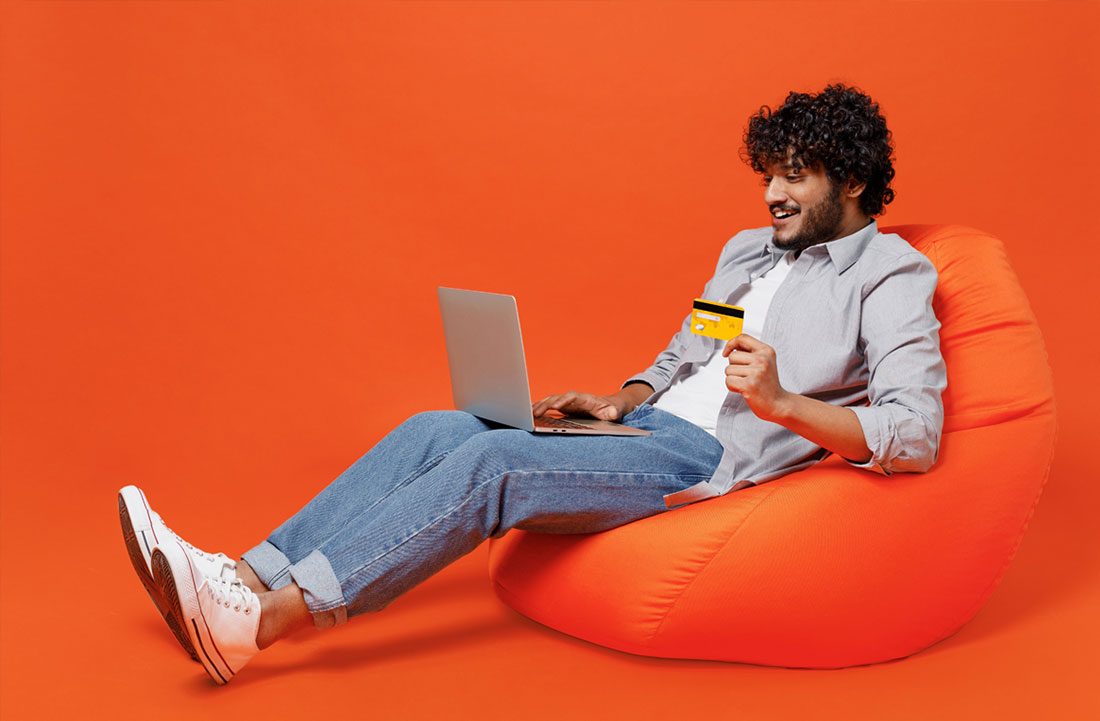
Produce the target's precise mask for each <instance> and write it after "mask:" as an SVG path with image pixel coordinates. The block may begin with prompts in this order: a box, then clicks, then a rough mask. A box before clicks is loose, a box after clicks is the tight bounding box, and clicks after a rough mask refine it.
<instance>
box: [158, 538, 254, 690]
mask: <svg viewBox="0 0 1100 721" xmlns="http://www.w3.org/2000/svg"><path fill="white" fill-rule="evenodd" d="M152 566H153V583H154V584H156V587H157V589H158V590H159V592H160V595H161V596H162V597H163V598H164V600H165V602H166V604H167V606H168V616H167V617H166V620H167V619H168V618H171V619H172V621H174V622H175V628H181V629H183V630H184V631H185V632H186V633H187V636H188V639H189V640H190V642H191V646H192V648H194V649H196V650H197V651H198V657H199V662H200V663H201V664H202V666H203V668H205V669H206V672H207V673H208V674H210V678H212V679H214V682H215V683H217V684H219V685H221V684H225V683H229V680H230V679H232V678H233V676H234V675H236V673H237V672H238V671H240V670H241V668H242V667H243V666H244V665H245V664H246V663H248V661H249V659H251V658H252V657H253V656H255V655H256V654H257V653H259V651H260V649H259V647H257V646H256V632H257V631H259V629H260V599H259V597H257V596H256V594H255V593H253V592H252V590H251V589H250V588H248V586H245V585H244V582H242V581H241V580H240V579H239V578H233V579H232V580H229V579H225V578H209V577H206V578H204V577H203V576H202V574H201V573H200V571H199V569H198V564H197V563H196V561H195V556H194V554H193V553H191V552H190V550H189V549H188V548H186V547H185V546H184V545H183V544H182V543H179V542H177V541H174V540H172V541H169V542H168V543H165V544H164V545H160V546H157V547H156V548H154V549H153V555H152ZM169 625H172V623H171V622H170V623H169Z"/></svg>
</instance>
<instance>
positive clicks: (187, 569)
mask: <svg viewBox="0 0 1100 721" xmlns="http://www.w3.org/2000/svg"><path fill="white" fill-rule="evenodd" d="M166 551H167V553H170V554H172V555H173V557H174V558H176V566H177V567H176V568H175V569H173V567H172V562H171V561H170V560H169V559H168V556H167V555H166ZM151 565H152V567H153V583H154V584H156V587H157V589H158V590H159V592H160V593H161V595H162V596H163V598H164V600H165V602H166V604H167V607H168V615H169V616H170V617H171V618H172V620H173V621H174V622H175V624H176V626H175V627H176V628H182V629H186V634H187V636H188V640H189V641H190V642H191V647H192V648H194V649H196V650H197V651H198V652H199V653H198V661H199V663H201V664H202V667H203V668H204V669H206V673H208V674H209V675H210V678H212V679H213V680H214V683H216V684H218V685H219V686H223V685H225V684H227V683H229V680H230V679H232V678H233V676H234V675H235V674H234V673H233V671H232V669H230V668H229V665H228V664H227V663H226V662H225V659H224V658H222V656H221V652H220V651H218V647H217V646H216V645H215V644H214V640H213V639H212V638H211V637H210V629H209V628H208V627H207V625H206V619H205V618H203V615H202V609H201V608H199V599H198V595H199V588H198V584H199V578H197V576H196V573H195V569H194V567H193V566H192V565H191V562H190V560H189V559H188V557H187V552H186V551H185V550H183V548H182V547H181V546H180V545H179V544H178V543H173V544H172V546H170V547H168V548H166V549H162V547H160V546H158V547H156V548H154V549H153V557H152V559H151ZM169 625H170V626H171V625H172V624H171V623H169Z"/></svg>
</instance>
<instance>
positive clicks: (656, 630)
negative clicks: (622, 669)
mask: <svg viewBox="0 0 1100 721" xmlns="http://www.w3.org/2000/svg"><path fill="white" fill-rule="evenodd" d="M778 490H779V487H778V486H777V487H776V488H772V489H769V492H768V494H767V495H766V496H764V497H763V498H761V499H760V500H759V501H757V503H756V506H755V507H754V508H753V509H752V510H751V511H749V512H748V513H747V514H746V515H745V517H744V518H743V519H742V520H741V523H739V524H737V527H736V528H734V529H733V530H732V531H731V532H730V535H729V536H728V537H727V538H726V540H724V541H722V545H720V546H719V547H718V548H716V549H715V550H714V552H713V553H711V554H710V557H709V558H708V559H707V560H706V561H704V562H703V565H702V566H701V567H700V568H699V570H698V571H696V572H695V574H694V575H693V576H692V577H691V578H690V579H689V580H688V581H687V583H685V584H684V585H683V587H681V589H680V592H679V593H678V594H676V597H675V598H673V599H672V600H671V601H670V602H669V604H668V607H667V608H666V609H665V612H664V614H662V615H661V619H660V620H659V621H658V622H657V626H656V627H655V628H654V629H653V632H652V633H650V634H649V638H647V639H646V642H647V643H652V642H653V641H655V640H656V639H657V637H658V636H659V635H660V634H661V629H662V628H663V627H664V625H665V621H667V620H668V617H669V616H670V615H672V612H673V611H674V610H676V605H677V604H678V603H679V602H680V599H682V598H683V597H684V594H686V593H687V591H688V589H689V588H691V586H692V584H694V583H695V581H696V579H698V578H699V576H701V575H702V574H703V573H704V572H705V571H706V570H707V567H708V566H710V564H711V562H712V561H714V559H715V557H717V556H718V554H720V553H721V552H722V551H723V550H725V548H726V546H728V545H729V544H730V543H731V542H732V541H733V539H734V538H735V537H736V536H737V534H738V533H739V532H740V531H741V529H742V528H744V527H745V524H747V523H748V522H749V519H750V518H752V516H753V515H754V514H755V513H756V512H757V511H758V510H760V507H761V506H763V505H764V504H765V503H766V502H767V501H768V499H770V498H771V497H772V496H773V495H775V492H776V491H778Z"/></svg>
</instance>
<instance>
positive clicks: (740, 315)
mask: <svg viewBox="0 0 1100 721" xmlns="http://www.w3.org/2000/svg"><path fill="white" fill-rule="evenodd" d="M744 321H745V309H744V308H738V307H737V306H735V305H726V304H725V303H715V302H713V301H709V300H703V299H702V298H696V299H695V302H694V303H693V304H692V308H691V332H692V333H694V334H695V335H705V336H707V337H708V338H718V339H719V340H731V339H733V338H736V337H737V336H739V335H741V326H742V325H743V323H744Z"/></svg>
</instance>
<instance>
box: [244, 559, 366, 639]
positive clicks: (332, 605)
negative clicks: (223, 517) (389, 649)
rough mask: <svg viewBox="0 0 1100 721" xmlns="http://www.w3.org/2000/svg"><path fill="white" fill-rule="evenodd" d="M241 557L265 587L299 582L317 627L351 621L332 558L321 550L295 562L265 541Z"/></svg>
mask: <svg viewBox="0 0 1100 721" xmlns="http://www.w3.org/2000/svg"><path fill="white" fill-rule="evenodd" d="M241 559H242V560H244V561H245V562H246V563H248V565H249V566H251V568H252V570H253V571H254V572H255V573H256V577H257V578H259V579H260V580H261V581H262V582H263V584H264V585H265V586H267V587H268V588H270V589H271V590H272V591H274V590H276V589H279V588H282V587H283V586H289V585H290V583H291V582H294V583H297V584H298V588H300V589H302V597H303V598H304V599H305V602H306V606H307V607H308V608H309V612H310V615H312V616H313V625H315V626H316V627H317V628H331V627H332V626H338V625H340V624H342V623H347V620H348V608H347V604H346V603H345V602H344V592H343V591H342V590H341V589H340V582H339V581H338V580H337V579H336V574H335V573H334V572H333V570H332V566H331V565H330V564H329V562H328V559H327V558H325V555H324V554H323V553H321V552H320V551H313V552H312V553H310V554H309V555H308V556H306V557H305V558H303V559H302V560H301V561H299V562H298V563H294V564H292V563H291V562H290V559H289V558H287V557H286V554H284V553H283V552H282V551H280V550H279V549H278V548H276V547H275V545H274V544H272V543H270V542H268V541H264V542H262V543H260V544H259V545H258V546H256V547H255V548H252V549H251V550H248V551H245V552H244V553H243V554H242V555H241Z"/></svg>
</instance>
